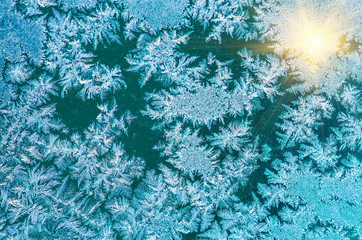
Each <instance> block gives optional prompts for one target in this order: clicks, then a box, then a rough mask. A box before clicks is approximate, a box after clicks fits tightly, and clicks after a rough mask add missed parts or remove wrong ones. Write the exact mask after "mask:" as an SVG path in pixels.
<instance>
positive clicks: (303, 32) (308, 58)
mask: <svg viewBox="0 0 362 240" xmlns="http://www.w3.org/2000/svg"><path fill="white" fill-rule="evenodd" d="M296 2H297V3H296V8H295V9H294V10H292V11H291V12H289V13H288V14H285V15H284V14H282V16H283V15H284V17H283V18H284V21H283V24H282V25H281V28H280V30H281V31H280V34H281V41H280V42H279V43H280V47H281V48H282V49H284V52H286V53H288V55H289V56H292V57H295V58H297V59H298V61H302V62H304V63H305V65H308V66H309V70H310V71H314V70H315V69H318V68H319V67H323V66H326V65H327V64H328V62H329V60H330V59H331V57H332V56H336V55H337V53H338V52H339V51H340V50H341V49H340V46H341V40H340V39H342V37H343V35H344V34H345V33H346V31H347V29H345V27H346V26H345V25H347V24H346V21H345V20H346V19H345V18H346V17H345V16H343V15H342V14H341V9H342V6H343V0H342V1H335V2H330V4H329V5H328V6H324V9H323V11H321V8H318V7H316V6H314V7H313V5H311V4H309V5H303V4H300V2H299V1H296ZM326 9H327V10H326ZM297 59H296V60H297ZM312 69H314V70H312Z"/></svg>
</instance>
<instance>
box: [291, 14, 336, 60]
mask: <svg viewBox="0 0 362 240" xmlns="http://www.w3.org/2000/svg"><path fill="white" fill-rule="evenodd" d="M336 30H337V29H334V26H333V24H327V23H320V24H318V22H313V21H312V20H308V21H307V22H300V23H298V24H297V25H296V26H294V32H293V33H291V35H292V40H291V41H290V43H289V46H287V48H288V50H292V51H296V52H297V53H299V54H300V55H301V57H302V58H303V59H304V60H306V61H308V62H309V63H312V64H323V63H325V62H326V61H327V60H328V58H329V57H330V56H331V55H333V54H336V53H337V52H338V47H339V45H340V42H339V38H340V37H341V36H340V34H339V32H338V31H336Z"/></svg>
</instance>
